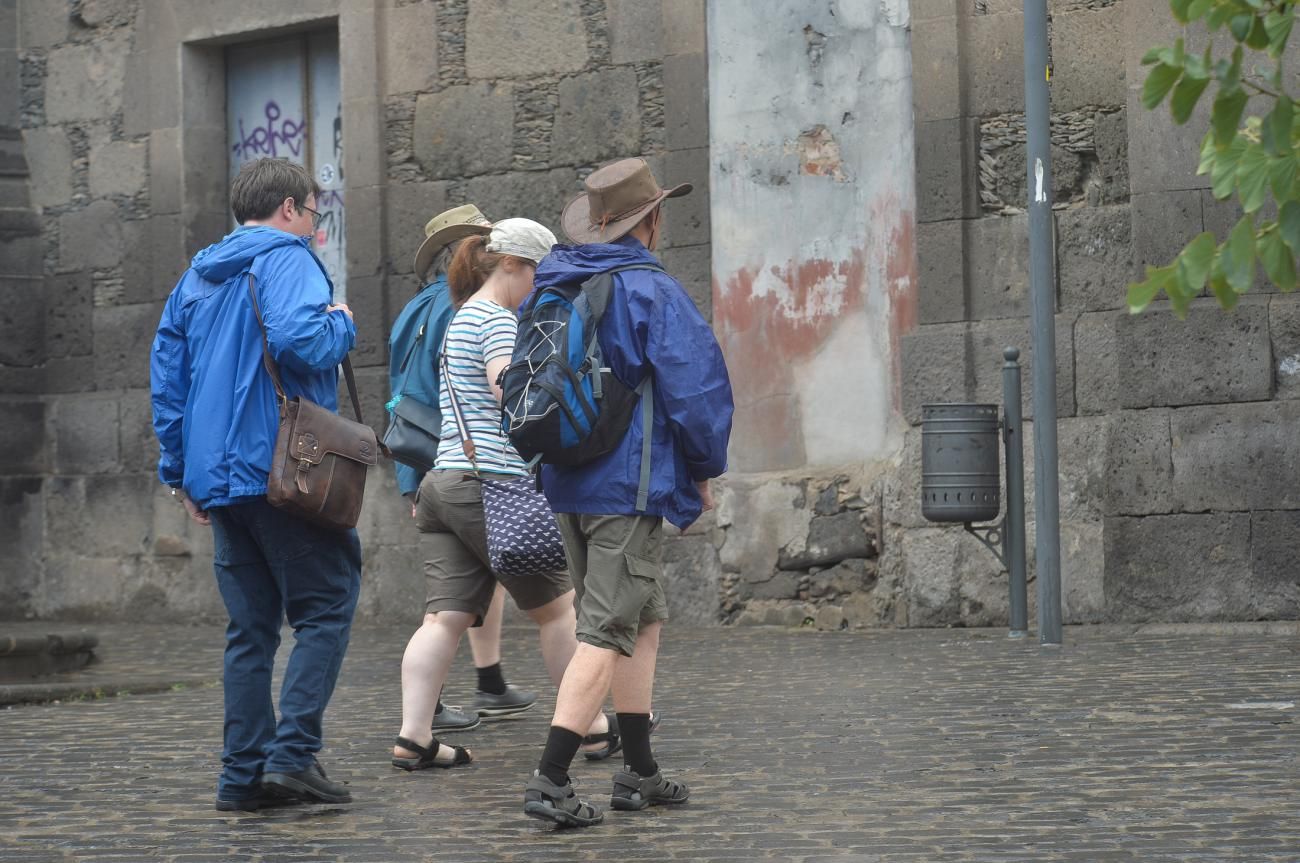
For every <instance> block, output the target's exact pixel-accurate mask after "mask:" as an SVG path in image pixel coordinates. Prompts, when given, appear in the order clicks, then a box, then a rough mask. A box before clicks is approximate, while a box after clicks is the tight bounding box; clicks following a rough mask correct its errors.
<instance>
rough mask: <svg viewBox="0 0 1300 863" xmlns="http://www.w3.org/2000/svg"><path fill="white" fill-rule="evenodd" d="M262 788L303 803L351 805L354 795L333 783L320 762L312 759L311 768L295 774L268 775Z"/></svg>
mask: <svg viewBox="0 0 1300 863" xmlns="http://www.w3.org/2000/svg"><path fill="white" fill-rule="evenodd" d="M262 787H263V788H264V789H266V791H267V792H268V793H270V794H275V795H277V796H279V797H287V798H289V799H291V800H298V801H301V802H303V803H351V802H352V795H351V794H349V793H348V789H347V788H346V787H345V786H343V785H341V784H339V783H338V782H331V781H330V780H329V777H327V776H326V775H325V771H324V770H323V769H321V766H320V762H318V761H316V760H315V759H312V763H311V767H308V768H307V769H306V770H299V771H296V772H294V773H266V774H264V775H263V776H262Z"/></svg>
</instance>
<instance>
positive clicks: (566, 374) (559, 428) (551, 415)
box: [499, 264, 663, 509]
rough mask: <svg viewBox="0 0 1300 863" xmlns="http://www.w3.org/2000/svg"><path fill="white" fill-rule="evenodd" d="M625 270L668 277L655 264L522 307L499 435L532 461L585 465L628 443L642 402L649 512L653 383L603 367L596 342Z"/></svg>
mask: <svg viewBox="0 0 1300 863" xmlns="http://www.w3.org/2000/svg"><path fill="white" fill-rule="evenodd" d="M622 270H657V271H659V272H663V270H662V268H660V267H656V266H653V265H650V264H633V265H631V266H626V267H616V268H614V269H611V270H608V271H606V272H603V273H598V274H596V275H595V276H592V277H591V278H590V279H587V281H585V282H582V283H581V284H577V283H572V282H571V283H567V284H560V285H550V286H548V287H545V288H542V289H540V290H539V291H537V293H536V294H534V295H533V297H532V299H531V301H530V302H529V303H527V304H526V305H525V306H524V308H523V309H522V310H521V312H520V316H519V334H518V336H517V337H516V339H515V349H514V353H513V355H512V356H511V359H510V365H509V366H507V367H506V369H505V371H503V372H502V373H501V378H500V381H499V382H500V385H501V393H502V400H501V403H502V421H501V428H502V431H503V432H505V434H506V435H507V436H508V437H509V438H510V442H511V443H512V444H514V447H515V449H516V450H518V452H519V454H520V455H521V456H523V458H524V459H525V460H527V461H531V462H534V463H536V462H539V461H540V462H545V463H546V464H552V465H564V466H573V465H580V464H585V463H586V462H589V461H592V460H593V459H596V458H599V457H600V456H602V455H605V454H606V453H608V452H610V451H611V450H613V449H614V448H616V447H617V446H618V445H619V443H621V442H622V440H623V435H625V434H626V433H627V428H628V425H629V424H630V423H631V421H632V412H633V411H634V410H636V405H637V402H638V401H641V402H642V403H643V404H644V405H645V409H644V410H643V411H642V412H641V421H642V425H643V427H644V430H645V435H644V442H643V444H642V450H641V488H640V489H639V490H638V493H637V508H638V509H645V507H646V495H647V489H648V487H649V478H650V427H651V424H652V423H653V421H654V383H653V380H652V378H651V376H650V375H648V374H647V375H646V376H645V377H644V378H643V379H642V381H641V383H640V384H639V385H638V386H637V387H636V388H635V389H632V388H629V387H628V386H626V385H625V384H624V383H623V382H622V381H620V380H619V379H618V378H616V377H615V376H614V374H613V372H611V371H610V370H609V368H608V367H607V366H606V365H605V363H604V358H603V357H602V355H601V351H600V342H599V340H598V339H597V338H596V333H597V331H598V330H599V328H600V320H601V318H602V317H604V315H605V308H606V306H607V305H608V304H609V298H610V295H611V294H612V293H613V290H614V275H613V274H614V273H617V272H621V271H622Z"/></svg>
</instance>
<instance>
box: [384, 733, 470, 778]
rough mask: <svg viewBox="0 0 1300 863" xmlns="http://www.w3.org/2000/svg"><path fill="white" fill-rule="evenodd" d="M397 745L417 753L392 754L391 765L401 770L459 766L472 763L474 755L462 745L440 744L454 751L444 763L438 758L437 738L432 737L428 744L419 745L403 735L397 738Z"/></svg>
mask: <svg viewBox="0 0 1300 863" xmlns="http://www.w3.org/2000/svg"><path fill="white" fill-rule="evenodd" d="M397 745H398V746H400V747H402V748H403V749H407V750H410V751H411V752H415V753H417V755H418V756H419V757H417V758H404V757H402V756H400V755H394V756H393V766H394V767H400V768H402V769H403V770H424V769H425V768H428V767H441V768H443V769H447V768H450V767H460V766H462V765H464V764H472V763H473V762H474V756H472V755H470V752H469V750H468V749H466V748H465V747H464V746H451V745H450V744H441V745H443V746H448V747H450V749H451V750H452V752H453V753H455V754H454V755H453V756H452V759H451V763H450V764H444V763H443V762H441V761H439V760H438V748H439V743H438V738H436V737H435V738H433V742H432V743H430V744H429V745H428V746H421V745H420V744H418V743H416V742H415V741H414V740H407V739H406V738H405V737H400V736H399V737H398V738H397Z"/></svg>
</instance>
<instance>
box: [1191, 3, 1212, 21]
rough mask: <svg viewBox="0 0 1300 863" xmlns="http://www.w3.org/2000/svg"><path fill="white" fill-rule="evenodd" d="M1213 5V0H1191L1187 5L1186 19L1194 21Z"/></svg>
mask: <svg viewBox="0 0 1300 863" xmlns="http://www.w3.org/2000/svg"><path fill="white" fill-rule="evenodd" d="M1212 6H1214V0H1192V2H1191V3H1190V4H1188V6H1187V21H1188V22H1191V21H1195V20H1196V19H1198V18H1200V17H1201V16H1202V15H1204V14H1205V13H1206V12H1209V11H1210V8H1211V7H1212Z"/></svg>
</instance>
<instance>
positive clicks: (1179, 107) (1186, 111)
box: [1157, 75, 1210, 126]
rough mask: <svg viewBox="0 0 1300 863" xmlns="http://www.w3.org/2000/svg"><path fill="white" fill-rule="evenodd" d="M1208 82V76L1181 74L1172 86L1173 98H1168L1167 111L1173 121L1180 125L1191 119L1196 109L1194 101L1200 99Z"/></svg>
mask: <svg viewBox="0 0 1300 863" xmlns="http://www.w3.org/2000/svg"><path fill="white" fill-rule="evenodd" d="M1209 84H1210V79H1209V78H1192V77H1189V76H1187V75H1184V76H1183V78H1182V80H1180V81H1179V82H1178V84H1177V86H1175V87H1174V95H1173V98H1171V99H1170V100H1169V111H1170V113H1172V114H1173V116H1174V122H1175V123H1177V124H1178V125H1180V126H1181V125H1183V124H1184V123H1186V122H1187V121H1188V120H1189V119H1191V116H1192V111H1193V110H1195V109H1196V103H1197V102H1198V101H1199V100H1200V98H1201V94H1202V93H1204V92H1205V88H1206V87H1208V86H1209ZM1157 104H1159V103H1157Z"/></svg>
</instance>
